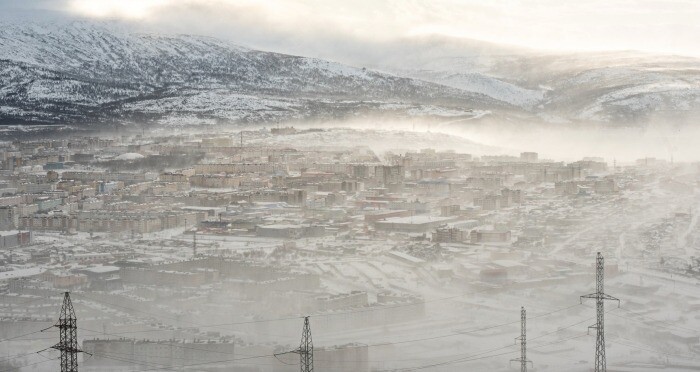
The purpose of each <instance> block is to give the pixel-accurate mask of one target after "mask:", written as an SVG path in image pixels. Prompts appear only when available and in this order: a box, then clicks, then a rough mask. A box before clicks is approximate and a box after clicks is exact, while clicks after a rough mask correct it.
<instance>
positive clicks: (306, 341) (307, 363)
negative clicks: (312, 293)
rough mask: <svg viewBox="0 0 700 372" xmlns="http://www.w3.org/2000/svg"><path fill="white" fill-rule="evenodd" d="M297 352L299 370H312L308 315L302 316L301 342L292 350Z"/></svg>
mask: <svg viewBox="0 0 700 372" xmlns="http://www.w3.org/2000/svg"><path fill="white" fill-rule="evenodd" d="M292 352H293V353H295V354H299V366H300V367H301V369H300V370H301V372H313V370H314V343H313V341H312V340H311V326H310V325H309V317H308V316H307V317H304V330H303V331H302V334H301V343H300V344H299V348H298V349H296V350H294V351H292Z"/></svg>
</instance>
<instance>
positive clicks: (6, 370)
mask: <svg viewBox="0 0 700 372" xmlns="http://www.w3.org/2000/svg"><path fill="white" fill-rule="evenodd" d="M56 359H58V358H53V359H47V360H42V361H41V362H36V363H32V364H27V365H24V366H19V367H13V368H10V369H4V370H2V371H0V372H10V371H16V370H18V369H22V368H26V367H31V366H35V365H37V364H41V363H46V362H51V361H54V360H56Z"/></svg>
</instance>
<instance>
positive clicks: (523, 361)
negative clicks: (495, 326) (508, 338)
mask: <svg viewBox="0 0 700 372" xmlns="http://www.w3.org/2000/svg"><path fill="white" fill-rule="evenodd" d="M525 314H526V313H525V307H520V337H516V338H515V340H516V341H518V340H520V358H518V359H511V362H519V363H520V372H527V364H528V363H530V364H532V362H531V361H529V360H527V335H526V332H525V331H526V327H525V325H526V322H527V317H526V315H525Z"/></svg>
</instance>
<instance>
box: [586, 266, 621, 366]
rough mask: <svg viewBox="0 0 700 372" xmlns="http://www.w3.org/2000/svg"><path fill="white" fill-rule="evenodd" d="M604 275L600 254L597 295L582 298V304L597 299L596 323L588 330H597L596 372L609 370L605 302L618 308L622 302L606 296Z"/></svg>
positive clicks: (592, 294)
mask: <svg viewBox="0 0 700 372" xmlns="http://www.w3.org/2000/svg"><path fill="white" fill-rule="evenodd" d="M604 274H605V263H604V259H603V255H602V254H601V253H600V252H598V255H597V257H596V267H595V282H596V283H595V284H596V291H595V293H591V294H587V295H585V296H581V303H583V299H584V298H595V308H596V323H595V324H594V325H592V326H590V327H588V329H589V330H590V329H591V328H594V329H595V330H596V338H595V366H594V371H595V372H605V371H606V370H607V368H606V364H605V308H604V306H605V305H604V304H605V300H611V301H617V306H618V307H619V306H620V300H619V299H617V298H615V297H613V296H610V295H607V294H605V291H604V284H605V282H604V279H605V278H604Z"/></svg>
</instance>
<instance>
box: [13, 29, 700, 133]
mask: <svg viewBox="0 0 700 372" xmlns="http://www.w3.org/2000/svg"><path fill="white" fill-rule="evenodd" d="M372 48H375V49H377V51H376V53H374V54H373V52H372ZM356 58H364V60H363V61H364V62H366V63H363V61H358V60H356V59H353V58H349V59H347V60H346V62H348V63H350V64H355V65H357V66H370V68H369V69H366V68H360V67H351V66H350V65H349V64H341V63H335V62H330V61H327V60H322V59H316V58H306V57H299V56H291V55H285V54H279V53H271V52H263V51H258V50H252V49H248V48H244V47H241V46H238V45H235V44H231V43H229V42H225V41H221V40H217V39H213V38H208V37H201V36H191V35H153V34H144V33H137V32H133V31H130V30H128V29H126V28H125V27H124V26H123V25H122V26H120V25H118V24H111V23H102V22H95V21H84V20H70V21H43V22H26V21H25V22H21V23H20V22H13V21H7V20H2V21H0V124H22V123H33V124H36V123H48V124H53V123H63V124H90V123H114V122H146V123H148V122H159V123H167V124H198V123H229V122H239V123H241V122H242V123H245V122H263V121H270V120H272V121H277V120H280V121H282V120H288V119H307V120H314V119H344V118H353V117H357V116H376V115H386V116H392V117H432V118H448V119H449V120H470V119H474V120H484V119H485V120H488V119H489V118H493V119H500V118H508V119H517V120H523V121H545V122H554V123H573V124H576V123H589V122H597V123H600V122H602V123H608V124H622V125H630V124H639V123H647V122H651V121H653V120H685V119H688V118H690V119H693V118H695V117H697V114H698V113H700V61H698V60H697V59H692V58H681V57H657V56H649V55H642V54H638V53H627V52H624V53H622V52H621V53H597V54H591V53H584V54H552V53H541V52H537V51H531V50H524V49H518V48H511V47H503V46H498V45H493V44H488V43H483V42H478V41H470V40H464V39H450V38H435V37H431V38H425V39H416V40H412V41H411V42H405V43H404V42H402V43H396V44H393V45H379V46H377V45H374V46H368V50H367V51H365V53H363V54H362V56H358V57H356ZM379 71H385V72H379ZM679 118H680V119H679ZM690 119H688V120H690Z"/></svg>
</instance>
